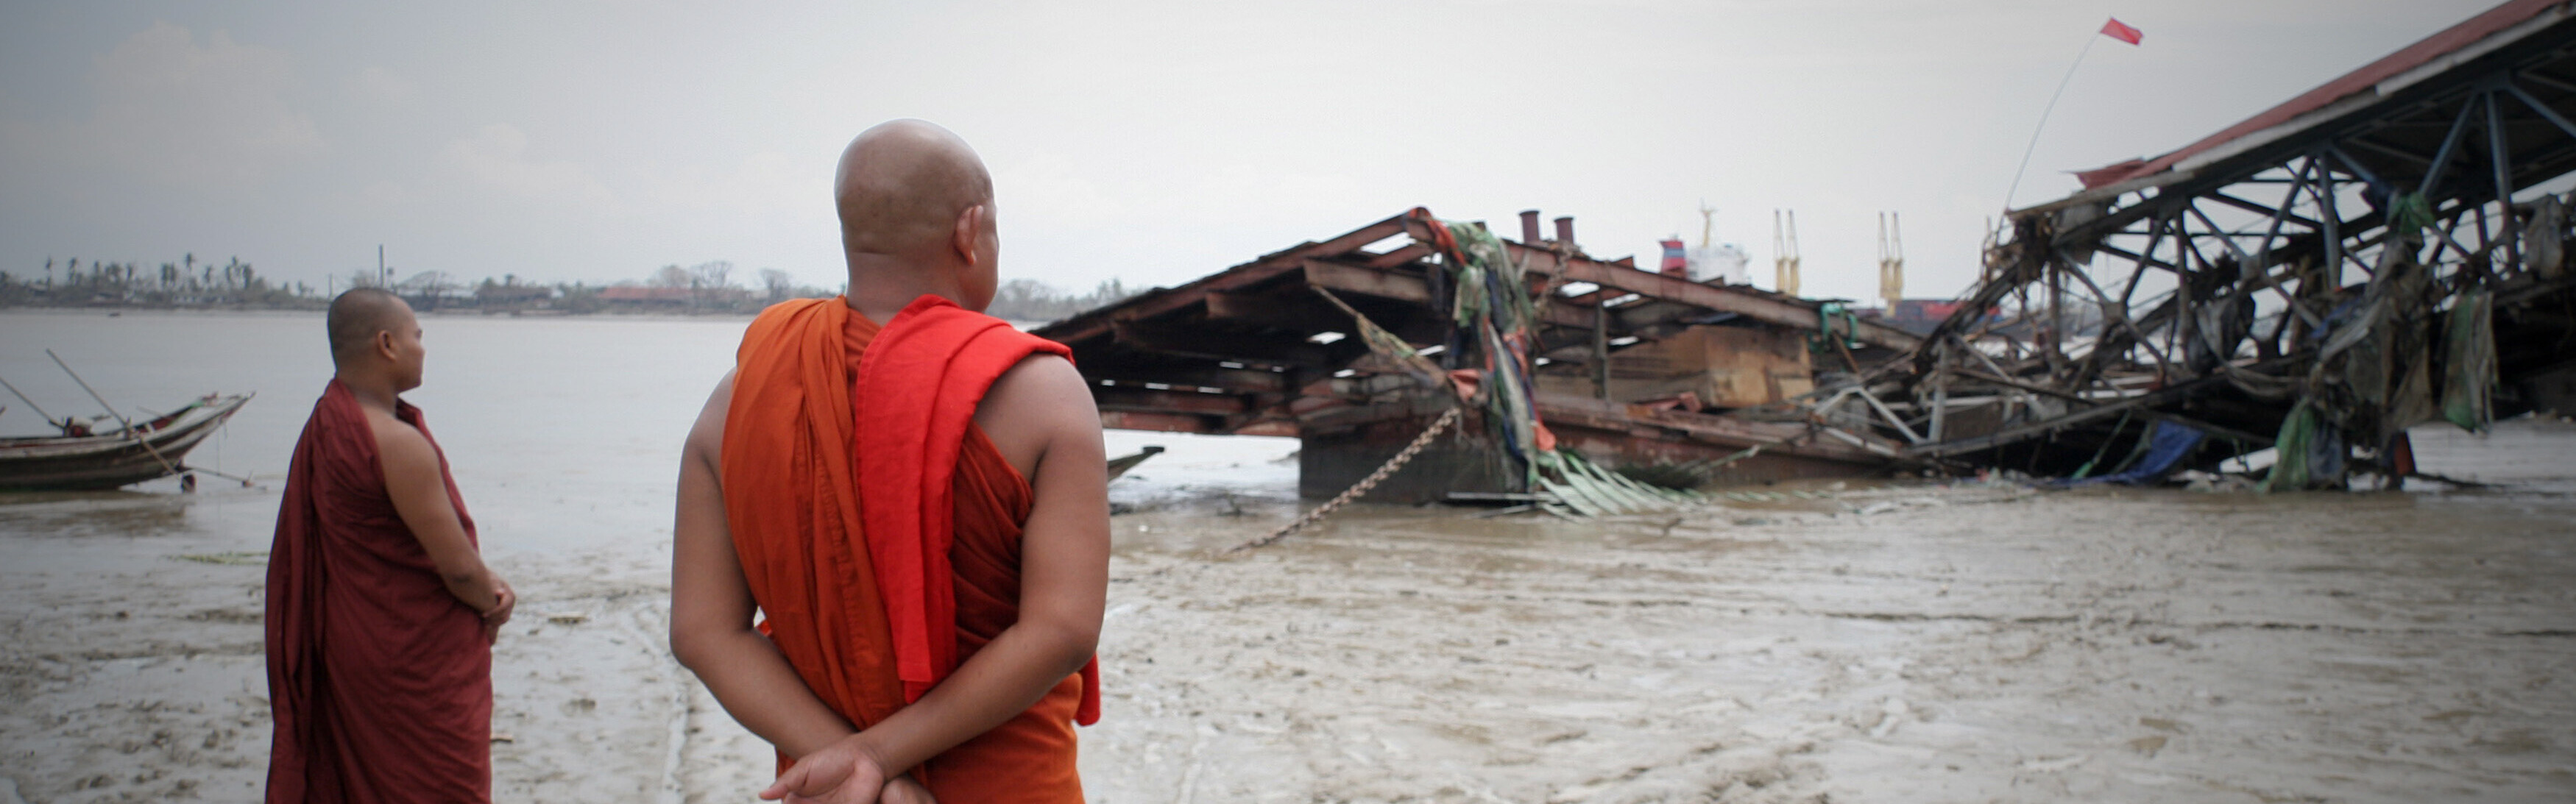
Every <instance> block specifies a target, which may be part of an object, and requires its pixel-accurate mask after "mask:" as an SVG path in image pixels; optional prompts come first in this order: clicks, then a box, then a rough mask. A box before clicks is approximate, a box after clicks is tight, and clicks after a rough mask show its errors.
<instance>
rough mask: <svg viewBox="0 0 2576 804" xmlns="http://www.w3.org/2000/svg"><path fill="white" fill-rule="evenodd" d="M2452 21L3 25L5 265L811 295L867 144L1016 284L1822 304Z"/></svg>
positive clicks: (1278, 6) (1019, 11)
mask: <svg viewBox="0 0 2576 804" xmlns="http://www.w3.org/2000/svg"><path fill="white" fill-rule="evenodd" d="M2489 5H2491V4H2490V3H2485V2H2475V1H2474V0H2471V1H2462V0H2299V1H2297V2H2287V1H2279V2H2276V1H2274V0H2162V1H2155V2H2150V1H2147V0H2119V1H2117V2H2099V1H2098V0H2087V1H2082V2H2078V1H2075V0H2048V1H2041V0H1929V1H1926V2H1913V1H1906V2H1897V1H1895V0H1890V1H1888V2H1857V1H1855V0H1719V1H1717V2H1652V1H1651V0H1632V1H1629V2H1549V3H1524V2H1402V1H1400V0H1375V1H1374V2H1364V3H1362V2H1353V3H1320V2H1274V3H1260V4H1251V3H1207V2H1173V3H1152V2H1131V3H1102V4H1077V3H1017V4H1015V3H991V4H931V3H901V4H865V3H802V2H784V1H781V2H762V3H727V4H715V3H668V2H580V1H579V0H574V1H571V2H550V3H526V2H506V3H487V2H449V3H314V4H309V5H303V4H254V3H204V2H117V3H95V2H38V1H28V2H12V3H8V4H6V6H5V7H0V271H7V272H9V273H11V274H15V275H26V274H29V273H39V274H40V273H41V272H42V271H43V266H44V261H45V260H46V259H47V258H48V257H53V258H56V259H61V258H69V257H78V258H80V259H81V260H82V261H83V262H84V263H87V262H89V261H93V260H99V259H107V260H112V261H133V262H138V263H143V264H145V265H147V266H149V265H157V264H158V263H161V262H164V261H175V260H177V259H178V258H179V256H180V254H181V253H183V252H194V253H195V254H196V255H197V256H198V258H200V259H201V260H202V259H207V258H213V259H216V260H218V261H220V260H221V259H224V258H228V257H235V256H238V257H240V258H241V259H243V260H247V261H250V262H252V263H254V264H256V265H257V266H259V268H260V269H261V272H262V273H263V274H265V275H268V276H271V277H276V278H279V279H283V280H286V281H296V280H302V281H306V282H310V283H313V284H315V285H317V286H318V285H320V284H322V281H323V277H324V276H326V275H335V276H345V275H346V274H347V273H348V272H349V271H350V270H352V269H356V268H360V267H373V264H374V262H375V258H376V246H377V245H378V244H380V243H381V244H383V245H384V246H385V249H386V253H387V255H388V256H389V258H390V261H391V262H392V263H393V265H394V266H395V268H396V271H397V273H398V274H400V275H406V276H407V275H410V274H412V273H414V272H417V271H423V270H440V271H445V272H448V273H450V274H453V275H456V276H460V277H464V278H468V279H478V278H481V277H484V276H499V275H503V274H516V275H518V276H520V277H523V278H530V279H536V280H544V281H553V280H586V281H591V282H603V281H613V280H620V279H635V278H641V277H643V276H644V275H645V274H647V273H648V272H650V271H651V270H652V269H653V268H655V267H657V266H661V265H665V264H672V263H678V264H683V265H686V264H694V263H698V262H703V261H708V260H718V259H721V260H729V261H731V262H732V263H734V264H735V265H736V266H737V273H736V275H737V276H743V275H747V274H749V273H751V272H752V271H755V270H757V269H760V268H778V269H782V270H786V271H789V272H791V273H793V274H795V275H797V276H798V277H799V278H800V279H802V280H803V281H805V282H809V283H813V284H818V285H825V286H837V285H838V284H839V282H840V276H841V271H842V269H841V265H840V257H839V248H838V240H837V236H836V234H835V231H834V223H833V220H832V217H831V207H830V200H829V191H830V190H829V188H830V185H829V182H830V174H831V170H832V166H833V162H834V160H835V158H836V157H837V156H838V154H839V151H840V149H841V147H842V145H844V144H845V143H846V142H847V141H848V140H849V138H850V137H851V136H852V135H854V134H856V133H857V132H858V131H860V130H861V129H864V128H866V127H867V126H869V125H872V124H874V123H877V122H880V121H883V120H886V119H889V118H895V117H920V118H925V119H929V120H932V121H936V122H939V123H941V124H943V125H946V126H948V127H949V128H952V129H954V130H956V131H957V132H958V133H959V134H961V135H963V136H964V137H965V138H966V139H967V141H968V142H970V143H972V144H973V145H974V146H975V147H976V148H977V149H978V150H979V151H981V152H982V154H983V156H984V158H985V160H986V161H987V162H988V163H989V164H990V165H991V166H992V169H993V173H994V176H995V183H996V186H997V190H998V193H999V196H1000V201H999V204H1000V221H1001V225H1002V234H1003V243H1004V247H1003V251H1002V257H1003V273H1004V276H1005V277H1006V278H1010V277H1034V278H1037V279H1040V280H1043V281H1047V282H1049V283H1052V284H1056V285H1059V286H1064V287H1072V288H1079V287H1088V286H1089V285H1091V284H1092V283H1095V282H1098V281H1100V280H1103V279H1107V278H1110V277H1119V278H1123V279H1125V280H1127V281H1129V282H1133V283H1143V284H1161V285H1170V284H1177V283H1179V282H1182V281H1186V280H1188V279H1191V278H1194V277H1197V276H1199V275H1202V274H1206V273H1209V272H1212V271H1216V270H1219V269H1222V268H1224V267H1226V266H1229V265H1234V264H1237V263H1241V262H1244V261H1247V260H1250V259H1252V258H1253V257H1256V256H1258V255H1260V254H1262V253H1265V252H1269V251H1274V250H1277V249H1280V248H1284V247H1287V246H1290V245H1294V244H1296V243H1298V242H1300V241H1303V240H1309V239H1315V240H1320V239H1324V238H1326V237H1329V236H1332V235H1335V234H1339V233H1341V232H1344V231H1348V230H1350V229H1353V228H1357V227H1359V226H1361V225H1364V224H1367V223H1370V222H1373V221H1376V220H1378V219H1380V218H1384V217H1386V216H1389V215H1393V214H1396V213H1398V212H1401V211H1403V210H1405V209H1408V208H1410V207H1413V206H1417V205H1421V206H1428V207H1430V208H1431V210H1432V211H1433V212H1434V213H1436V214H1438V215H1440V216H1442V217H1445V218H1452V219H1485V220H1489V221H1492V222H1494V223H1495V224H1496V225H1497V227H1498V228H1501V229H1503V230H1505V232H1506V234H1507V235H1508V234H1512V233H1513V230H1512V229H1511V228H1510V227H1511V225H1512V224H1511V221H1512V219H1513V214H1514V213H1516V212H1517V211H1519V210H1521V209H1525V208H1531V207H1537V208H1540V209H1542V210H1544V211H1545V212H1546V213H1547V215H1548V216H1549V217H1551V218H1552V217H1555V216H1557V215H1560V214H1566V215H1574V216H1576V218H1577V235H1578V239H1579V240H1580V241H1581V242H1582V243H1583V245H1584V246H1585V247H1586V249H1587V250H1588V251H1590V252H1592V253H1593V254H1595V255H1599V256H1605V257H1615V256H1619V255H1625V254H1638V255H1640V257H1641V260H1651V258H1652V257H1653V256H1654V248H1655V243H1654V241H1655V239H1656V238H1659V237H1662V236H1665V235H1670V234H1674V233H1682V234H1684V235H1685V236H1686V237H1687V238H1688V239H1691V240H1693V241H1696V239H1697V237H1698V231H1699V228H1700V226H1699V224H1700V218H1699V213H1698V207H1699V205H1700V203H1701V202H1702V200H1703V199H1705V200H1706V202H1707V203H1708V204H1710V205H1713V206H1715V207H1716V208H1717V209H1718V215H1717V229H1718V239H1719V240H1721V241H1733V242H1738V243H1741V244H1743V245H1744V246H1745V247H1746V248H1747V249H1748V250H1749V251H1750V252H1752V254H1753V256H1754V266H1755V267H1754V271H1753V273H1754V276H1755V277H1756V280H1757V282H1758V283H1760V284H1763V285H1766V286H1767V285H1768V284H1769V283H1770V281H1771V280H1770V275H1771V272H1770V269H1769V266H1770V260H1771V257H1772V247H1771V211H1772V210H1773V209H1777V208H1791V209H1795V210H1797V212H1798V221H1799V224H1800V231H1799V234H1800V235H1801V239H1802V241H1803V245H1804V252H1805V264H1806V271H1805V282H1804V284H1805V290H1806V292H1807V293H1808V294H1809V295H1831V296H1845V297H1851V298H1869V297H1872V296H1874V295H1875V294H1876V270H1875V267H1874V261H1875V259H1876V253H1875V249H1876V245H1875V237H1876V225H1877V224H1876V213H1877V212H1878V211H1881V210H1892V211H1897V212H1901V213H1902V214H1903V216H1904V223H1905V228H1904V233H1905V237H1906V246H1907V256H1908V267H1909V277H1908V285H1907V289H1908V291H1909V292H1908V295H1910V296H1918V297H1922V296H1932V297H1946V296H1950V295H1953V294H1955V293H1957V292H1958V291H1959V290H1961V289H1962V288H1963V287H1964V286H1965V284H1966V283H1967V282H1968V281H1969V280H1970V279H1971V278H1972V277H1973V276H1974V266H1975V264H1976V260H1977V246H1978V242H1979V238H1980V236H1981V233H1982V231H1983V228H1984V226H1985V225H1986V219H1987V218H1989V217H1990V216H1993V215H1994V214H1995V213H1996V212H1997V211H1998V210H2000V209H2001V208H2002V207H2003V204H2004V195H2005V192H2006V189H2007V188H2006V186H2005V185H2007V184H2008V183H2010V181H2011V178H2012V175H2013V169H2014V166H2015V164H2016V163H2017V162H2018V161H2019V160H2020V158H2021V156H2022V153H2023V149H2024V146H2025V145H2026V144H2027V142H2028V141H2029V137H2030V133H2031V127H2032V125H2033V123H2034V122H2035V121H2036V120H2037V119H2038V116H2039V113H2040V110H2041V108H2042V107H2043V106H2044V105H2045V104H2046V103H2047V101H2048V98H2049V93H2050V91H2051V90H2052V89H2054V88H2055V87H2056V86H2057V83H2058V81H2059V79H2060V78H2061V77H2062V76H2064V75H2065V71H2066V68H2067V65H2068V63H2069V62H2070V61H2071V60H2072V59H2074V57H2075V55H2076V53H2077V52H2078V50H2079V49H2080V48H2082V47H2084V45H2085V43H2086V42H2087V41H2088V38H2089V37H2092V36H2094V33H2093V32H2094V31H2095V30H2096V29H2097V28H2099V27H2100V26H2101V24H2102V22H2103V20H2104V18H2105V17H2107V16H2112V15H2116V16H2118V17H2119V18H2120V19H2121V20H2123V21H2125V22H2127V23H2129V24H2131V25H2133V26H2136V27H2138V28H2140V29H2142V30H2144V31H2145V34H2146V39H2145V43H2144V45H2143V46H2140V47H2131V46H2129V45H2126V44H2122V43H2120V42H2116V41H2112V40H2109V39H2103V40H2101V41H2099V42H2098V43H2096V44H2095V46H2094V47H2093V48H2092V51H2091V54H2090V56H2089V57H2087V59H2086V60H2085V62H2084V63H2083V66H2082V68H2081V70H2079V71H2078V72H2077V73H2075V76H2074V79H2073V84H2072V86H2071V88H2070V89H2069V90H2068V91H2067V93H2066V97H2065V100H2063V101H2062V102H2060V103H2059V105H2058V107H2057V110H2056V113H2055V116H2054V117H2053V119H2051V120H2050V122H2049V124H2048V127H2047V129H2046V132H2045V134H2043V135H2042V137H2041V139H2040V141H2039V145H2038V149H2037V151H2036V155H2035V156H2034V157H2033V159H2032V161H2031V169H2030V171H2031V177H2030V178H2029V179H2028V180H2026V181H2025V182H2024V183H2023V185H2022V188H2021V190H2020V192H2019V194H2018V195H2016V196H2015V199H2016V201H2017V202H2018V203H2019V204H2022V205H2027V204H2030V203H2035V202H2038V201H2041V200H2045V199H2047V198H2052V197H2056V196H2060V195H2063V194H2065V193H2067V192H2070V191H2072V190H2073V189H2075V187H2076V185H2075V182H2074V180H2073V179H2072V178H2071V177H2069V176H2067V175H2066V174H2065V173H2064V171H2068V170H2074V169H2083V168H2091V167H2096V166H2100V165H2102V164H2106V163H2110V162H2115V161H2118V160H2121V159H2126V158H2129V157H2134V156H2141V155H2152V154H2156V153H2161V152H2163V151H2167V150H2171V149H2173V148H2175V147H2179V146H2181V145H2184V144H2186V143H2188V142H2190V141H2192V140H2195V139H2198V138H2199V137H2201V136H2203V135H2206V134H2208V133H2211V132H2213V131H2216V130H2218V129H2220V128H2223V127H2225V126H2227V125H2229V124H2232V123H2234V122H2236V121H2238V120H2241V119H2243V118H2245V117H2248V116H2251V115H2252V114H2254V113H2255V112H2258V111H2261V110H2262V109H2264V108H2266V107H2269V106H2271V105H2273V104H2276V103H2278V102H2280V101H2283V100H2287V99H2288V98H2290V97H2291V96H2293V95H2295V94H2297V93H2299V92H2301V91H2304V90H2306V89H2309V88H2311V87H2313V86H2315V85H2317V84H2320V83H2323V82H2324V81H2326V80H2328V79H2330V78H2333V77H2334V76H2336V75H2340V74H2342V73H2344V72H2346V71H2349V70H2351V69H2353V68H2355V67H2358V66H2360V65H2362V64H2364V63H2367V62H2368V61H2370V60H2372V59H2376V58H2378V57H2380V56H2383V55H2386V54H2387V53H2389V52H2391V51H2393V50H2396V49H2397V48H2399V47H2403V46H2404V45H2406V44H2408V43H2410V42H2413V41H2415V40H2417V39H2420V38H2422V37H2424V36H2426V35H2429V34H2431V33H2433V32H2434V31H2437V30H2439V29H2441V28H2443V27H2445V26H2448V25H2451V24H2453V23H2456V22H2459V21H2460V20H2463V19H2466V18H2467V17H2469V16H2471V15H2473V14H2475V13H2477V12H2478V11H2480V10H2483V9H2485V8H2487V7H2488V6H2489Z"/></svg>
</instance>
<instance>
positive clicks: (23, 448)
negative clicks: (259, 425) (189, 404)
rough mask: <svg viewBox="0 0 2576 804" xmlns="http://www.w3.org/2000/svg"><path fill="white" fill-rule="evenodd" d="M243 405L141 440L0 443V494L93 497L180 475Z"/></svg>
mask: <svg viewBox="0 0 2576 804" xmlns="http://www.w3.org/2000/svg"><path fill="white" fill-rule="evenodd" d="M248 401H250V397H248V396H234V397H225V398H223V399H220V400H216V401H213V402H210V403H207V404H205V405H203V406H200V407H198V408H196V409H193V410H190V411H187V412H185V413H183V414H181V415H179V416H178V417H177V418H176V419H175V420H171V421H168V422H167V423H166V424H163V426H161V427H159V428H157V429H149V430H148V431H147V432H145V433H143V434H142V437H141V438H136V437H135V436H132V435H128V434H126V433H124V432H122V431H120V432H117V433H111V434H106V435H96V436H82V437H62V438H7V439H0V491H99V490H107V489H114V488H119V487H123V486H128V485H132V484H135V483H141V482H144V481H147V480H155V479H159V478H163V477H168V476H170V475H173V474H179V473H181V472H185V471H187V468H188V467H187V464H186V463H185V459H186V457H187V454H188V451H189V450H190V449H194V448H195V447H196V446H197V444H198V443H200V442H203V441H205V440H206V437H207V436H209V435H213V434H214V432H215V431H216V430H217V429H218V428H220V427H222V425H223V423H224V422H225V421H226V420H228V419H231V418H232V415H233V413H234V412H235V411H237V410H240V409H241V406H242V404H243V403H245V402H248ZM144 426H145V427H149V425H144ZM147 445H148V446H147ZM155 453H158V455H157V457H156V455H155Z"/></svg>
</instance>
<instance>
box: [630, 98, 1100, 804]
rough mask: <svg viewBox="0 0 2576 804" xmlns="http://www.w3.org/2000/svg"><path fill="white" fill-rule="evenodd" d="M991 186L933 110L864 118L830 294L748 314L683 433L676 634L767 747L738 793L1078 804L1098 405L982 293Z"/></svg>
mask: <svg viewBox="0 0 2576 804" xmlns="http://www.w3.org/2000/svg"><path fill="white" fill-rule="evenodd" d="M992 187H993V185H992V179H991V178H990V177H989V176H988V175H987V174H986V173H985V170H984V166H983V163H982V161H981V160H980V159H978V158H977V157H976V155H975V153H974V151H973V150H971V149H969V148H968V147H967V146H966V144H965V143H964V142H963V141H961V140H959V139H958V138H957V137H956V135H954V134H951V133H949V132H948V131H947V130H945V129H942V128H939V127H937V126H934V125H931V124H928V123H923V122H920V121H911V120H903V121H895V122H891V123H886V124H884V125H880V126H877V127H875V128H872V129H869V130H868V131H867V132H865V133H863V134H860V135H859V137H858V138H857V139H856V140H855V141H853V142H851V143H850V146H849V148H848V149H847V150H845V151H844V152H843V153H842V155H841V163H840V169H839V173H838V175H837V176H836V179H835V183H834V196H835V201H836V202H837V206H838V208H839V213H840V220H841V242H842V249H843V253H844V255H845V258H846V261H847V263H848V266H849V280H850V284H849V293H848V295H846V296H844V297H842V298H836V299H807V300H799V301H791V302H786V303H783V304H779V305H777V306H774V307H771V308H769V309H768V310H767V311H765V312H763V313H761V315H760V317H759V319H757V320H755V321H753V322H752V325H751V327H750V329H749V331H748V332H746V333H745V334H744V336H743V342H742V347H741V350H740V351H739V352H738V354H737V356H736V358H737V359H736V363H735V368H734V371H733V373H732V374H730V375H728V376H727V377H726V378H725V379H724V380H723V381H721V382H719V383H718V384H717V386H716V390H715V393H714V395H713V396H712V397H710V398H709V399H708V400H707V405H706V408H705V410H704V411H703V412H701V413H700V414H699V416H698V421H697V425H696V427H695V428H694V429H693V430H691V431H690V433H689V440H688V445H687V448H686V450H685V453H684V456H683V458H682V461H681V465H680V484H679V506H678V508H679V510H678V521H677V526H676V528H675V534H676V535H675V540H674V541H675V545H674V548H673V556H672V560H673V567H672V573H671V597H672V603H671V647H672V650H673V652H674V653H676V654H678V656H679V659H680V661H681V662H682V663H683V664H686V665H687V666H688V667H689V669H691V670H692V671H695V672H696V673H697V674H698V678H699V679H701V680H702V681H704V682H705V683H706V685H707V688H708V689H709V690H711V691H713V692H714V693H715V696H716V699H717V700H718V701H720V702H722V703H723V704H724V706H725V709H726V710H727V711H729V712H731V713H732V714H733V716H734V718H735V719H736V720H739V721H741V722H742V724H743V725H744V726H745V727H747V728H749V729H750V730H751V731H752V732H753V733H755V734H758V735H760V736H761V737H762V738H764V739H766V740H768V741H769V742H770V743H771V744H772V745H774V746H776V747H777V749H778V753H779V758H780V762H779V764H780V773H779V776H778V780H777V782H776V783H775V784H774V785H772V786H770V787H769V789H767V790H764V791H762V792H761V793H760V796H761V798H764V799H781V798H783V799H786V800H788V801H791V802H797V801H817V802H862V803H863V802H870V801H880V800H882V801H891V802H914V801H923V800H928V799H932V798H935V799H936V800H938V801H943V802H948V803H949V804H983V803H985V802H1061V804H1076V803H1077V802H1081V801H1082V800H1083V798H1082V782H1081V780H1080V779H1079V778H1078V777H1077V776H1076V775H1075V771H1074V732H1073V724H1074V723H1076V722H1081V723H1085V724H1088V723H1090V722H1092V721H1093V720H1096V719H1097V718H1098V709H1099V703H1098V701H1099V683H1098V673H1097V664H1096V663H1093V662H1092V650H1093V645H1094V644H1095V643H1096V642H1097V640H1098V638H1099V633H1100V616H1101V606H1102V601H1103V599H1104V597H1105V596H1106V594H1107V586H1108V563H1109V506H1108V499H1107V484H1108V480H1107V477H1106V474H1107V471H1106V458H1105V455H1104V452H1103V449H1102V447H1101V442H1100V414H1099V412H1098V410H1097V409H1096V408H1094V407H1093V405H1092V402H1091V391H1090V386H1089V385H1088V384H1087V383H1085V382H1084V381H1083V379H1082V375H1080V374H1079V373H1076V372H1075V371H1074V368H1073V364H1072V363H1071V362H1069V361H1068V360H1066V359H1065V357H1064V355H1065V353H1066V350H1065V349H1064V347H1063V346H1061V345H1059V344H1055V343H1053V342H1051V341H1046V340H1043V339H1039V338H1036V337H1033V336H1029V335H1025V334H1022V333H1020V332H1018V331H1016V330H1014V329H1012V328H1011V327H1010V325H1008V324H1005V323H1003V322H1002V321H1001V320H999V319H995V318H992V317H990V316H986V315H983V314H982V313H981V312H980V311H981V310H983V309H984V306H985V305H986V304H988V303H990V302H991V301H992V298H993V290H994V287H995V284H996V281H997V269H996V265H997V257H996V253H995V249H996V248H997V247H998V245H999V240H998V236H997V234H996V230H995V227H994V222H993V189H992ZM755 615H757V616H758V617H759V618H760V619H759V620H758V621H755Z"/></svg>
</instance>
